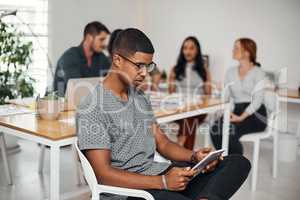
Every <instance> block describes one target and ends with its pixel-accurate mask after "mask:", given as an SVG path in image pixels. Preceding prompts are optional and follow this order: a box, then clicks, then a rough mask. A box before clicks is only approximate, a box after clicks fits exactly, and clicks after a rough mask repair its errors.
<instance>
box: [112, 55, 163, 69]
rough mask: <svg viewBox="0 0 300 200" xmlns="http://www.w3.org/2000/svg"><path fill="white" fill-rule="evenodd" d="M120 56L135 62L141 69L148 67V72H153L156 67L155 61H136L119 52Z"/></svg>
mask: <svg viewBox="0 0 300 200" xmlns="http://www.w3.org/2000/svg"><path fill="white" fill-rule="evenodd" d="M118 55H119V56H120V57H122V58H124V59H125V60H127V61H128V62H130V63H132V64H134V65H135V66H136V67H137V68H138V69H139V70H140V69H143V68H146V70H147V72H152V71H153V70H154V69H155V68H156V66H157V65H156V63H155V62H151V63H149V64H146V63H136V62H133V61H132V60H130V59H129V58H127V57H125V56H122V55H120V54H118Z"/></svg>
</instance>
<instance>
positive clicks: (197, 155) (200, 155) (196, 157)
mask: <svg viewBox="0 0 300 200" xmlns="http://www.w3.org/2000/svg"><path fill="white" fill-rule="evenodd" d="M211 152H212V148H202V149H199V150H198V151H195V152H194V154H193V156H192V161H193V162H194V163H195V164H197V163H198V162H200V161H201V160H203V159H204V158H205V157H206V156H207V155H208V154H209V153H211ZM222 160H223V156H222V154H221V155H220V156H219V157H218V159H215V160H213V161H211V162H210V163H209V164H207V165H206V166H205V168H204V169H202V171H201V172H202V173H208V172H212V171H214V170H215V168H216V167H217V165H218V164H219V162H220V161H222Z"/></svg>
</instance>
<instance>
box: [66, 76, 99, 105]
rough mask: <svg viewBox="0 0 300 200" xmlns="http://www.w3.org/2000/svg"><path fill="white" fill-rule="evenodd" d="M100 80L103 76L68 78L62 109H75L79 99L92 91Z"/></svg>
mask: <svg viewBox="0 0 300 200" xmlns="http://www.w3.org/2000/svg"><path fill="white" fill-rule="evenodd" d="M102 80H103V77H92V78H74V79H69V81H68V83H67V89H66V94H65V100H66V103H65V109H64V110H76V108H77V106H78V105H79V103H80V101H81V99H82V98H83V97H85V96H87V95H88V94H89V93H90V92H92V91H93V90H94V88H95V87H96V85H97V84H99V83H100V82H101V81H102Z"/></svg>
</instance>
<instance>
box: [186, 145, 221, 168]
mask: <svg viewBox="0 0 300 200" xmlns="http://www.w3.org/2000/svg"><path fill="white" fill-rule="evenodd" d="M224 151H225V150H224V149H220V150H217V151H212V152H210V153H209V154H207V156H205V158H203V159H202V160H201V161H200V162H198V163H197V164H196V165H195V166H194V167H193V168H192V169H193V170H199V172H201V171H202V170H203V169H204V168H205V167H206V166H207V165H208V164H209V163H211V162H212V161H214V160H217V159H218V158H219V157H220V156H221V155H222V154H223V153H224Z"/></svg>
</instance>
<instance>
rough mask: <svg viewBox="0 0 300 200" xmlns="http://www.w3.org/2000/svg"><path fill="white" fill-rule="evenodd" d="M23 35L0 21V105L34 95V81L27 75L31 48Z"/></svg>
mask: <svg viewBox="0 0 300 200" xmlns="http://www.w3.org/2000/svg"><path fill="white" fill-rule="evenodd" d="M23 35H24V34H23V33H21V32H18V31H17V30H16V28H15V27H14V26H13V25H8V24H6V23H4V22H3V21H1V20H0V105H1V104H5V100H7V99H13V98H17V97H22V98H23V97H32V96H33V94H34V82H35V81H34V79H33V78H31V77H30V76H29V75H28V74H27V71H28V66H29V65H30V64H31V63H32V59H31V56H32V53H33V47H32V42H30V41H26V40H25V39H24V37H23Z"/></svg>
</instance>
